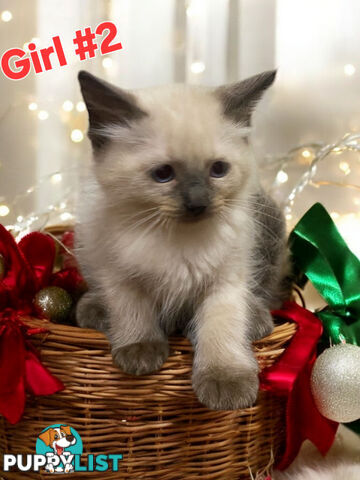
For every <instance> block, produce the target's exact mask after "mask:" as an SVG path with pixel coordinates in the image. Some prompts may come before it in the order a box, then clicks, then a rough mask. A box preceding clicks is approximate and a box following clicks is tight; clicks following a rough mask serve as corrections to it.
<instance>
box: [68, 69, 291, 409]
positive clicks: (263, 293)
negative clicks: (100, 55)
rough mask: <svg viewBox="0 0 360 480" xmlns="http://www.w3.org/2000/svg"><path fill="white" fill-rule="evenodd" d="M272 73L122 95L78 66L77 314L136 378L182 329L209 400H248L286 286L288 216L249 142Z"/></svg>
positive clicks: (196, 382)
mask: <svg viewBox="0 0 360 480" xmlns="http://www.w3.org/2000/svg"><path fill="white" fill-rule="evenodd" d="M274 78H275V72H265V73H263V74H261V75H257V76H255V77H252V78H250V79H248V80H245V81H243V82H240V83H236V84H234V85H231V86H228V87H227V86H226V87H220V88H215V89H214V88H205V87H203V88H202V87H194V86H186V85H174V86H170V87H166V88H164V87H162V88H153V89H146V90H141V91H137V92H136V93H135V92H133V93H130V92H125V91H123V90H120V89H118V88H116V87H114V86H112V85H110V84H108V83H106V82H103V81H101V80H99V79H98V78H96V77H94V76H92V75H90V74H89V73H87V72H80V74H79V81H80V85H81V90H82V94H83V97H84V100H85V102H86V105H87V109H88V112H89V124H90V128H89V137H90V139H91V142H92V145H93V154H94V155H93V156H94V162H93V178H92V180H91V181H89V182H88V183H87V184H86V185H85V187H84V191H83V194H82V198H81V204H80V208H79V212H78V221H79V225H78V226H77V232H76V233H77V237H78V242H79V244H78V246H79V248H78V255H79V260H80V265H81V267H82V271H83V274H84V276H85V278H86V280H87V281H88V284H89V287H90V289H89V292H88V293H87V294H86V295H85V296H84V297H83V298H82V300H81V301H80V303H79V305H78V307H77V321H78V324H79V325H80V326H84V327H93V328H97V329H100V330H104V331H105V332H106V334H107V335H108V338H109V340H110V342H111V346H112V354H113V358H114V362H115V363H116V364H117V365H118V366H119V367H120V368H122V369H123V370H124V371H125V372H127V373H131V374H136V375H141V374H146V373H149V372H153V371H154V370H157V369H159V368H160V367H161V365H162V364H163V362H164V361H165V360H166V358H167V356H168V353H169V348H168V340H167V337H168V335H169V334H171V333H173V332H175V331H178V330H181V331H183V332H184V333H185V334H186V335H187V336H188V337H189V338H190V340H191V342H192V344H193V346H194V352H195V354H194V365H193V376H192V381H193V387H194V390H195V392H196V393H197V396H198V398H199V400H200V401H201V402H202V403H203V404H205V405H207V406H208V407H209V408H212V409H235V408H243V407H249V406H250V405H252V404H253V403H254V402H255V400H256V397H257V392H258V365H257V362H256V360H255V357H254V355H253V351H252V348H251V342H252V341H253V340H256V339H259V338H261V337H263V336H265V335H267V334H269V333H270V332H271V331H272V328H273V322H272V318H271V316H270V313H269V308H271V307H275V306H277V305H278V304H279V302H280V300H281V296H282V292H281V281H282V278H283V271H284V265H285V264H286V248H285V233H284V224H283V218H282V215H281V213H280V211H279V209H278V208H277V207H276V206H275V205H274V203H273V202H272V201H271V200H270V199H269V198H267V197H266V196H265V194H264V193H263V192H262V190H261V187H260V184H259V178H258V174H257V170H256V165H255V162H254V159H253V158H252V155H251V151H250V149H249V146H248V143H247V139H246V134H247V133H248V128H247V127H248V126H249V124H250V117H251V110H252V108H253V106H254V105H255V103H256V102H257V101H258V100H259V98H260V97H261V95H262V94H263V92H264V90H265V89H266V88H268V87H269V86H270V85H271V84H272V82H273V80H274Z"/></svg>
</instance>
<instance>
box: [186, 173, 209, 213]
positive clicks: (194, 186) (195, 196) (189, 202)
mask: <svg viewBox="0 0 360 480" xmlns="http://www.w3.org/2000/svg"><path fill="white" fill-rule="evenodd" d="M178 189H179V192H180V195H181V198H182V201H183V206H184V209H185V212H186V213H187V214H188V215H190V216H195V217H197V216H200V215H201V214H202V213H204V212H205V211H206V210H207V208H208V207H209V206H210V204H211V199H212V195H213V192H212V190H211V187H210V185H209V182H207V181H206V179H205V178H204V175H203V174H202V173H200V172H199V173H192V174H190V175H187V176H185V177H184V178H182V179H181V180H180V181H179V184H178Z"/></svg>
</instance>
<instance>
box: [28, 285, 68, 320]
mask: <svg viewBox="0 0 360 480" xmlns="http://www.w3.org/2000/svg"><path fill="white" fill-rule="evenodd" d="M72 304H73V301H72V298H71V296H70V295H69V294H68V292H67V291H66V290H64V289H63V288H60V287H45V288H43V289H42V290H40V291H39V292H38V293H37V294H36V296H35V298H34V305H35V308H36V310H37V311H38V312H39V313H40V314H41V315H43V316H44V317H45V318H47V319H48V320H51V321H52V322H55V323H62V322H65V321H66V320H67V318H68V317H69V315H70V311H71V307H72Z"/></svg>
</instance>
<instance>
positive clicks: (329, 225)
mask: <svg viewBox="0 0 360 480" xmlns="http://www.w3.org/2000/svg"><path fill="white" fill-rule="evenodd" d="M359 241H360V239H359ZM289 244H290V249H291V252H292V256H293V260H294V266H295V268H297V269H298V270H300V272H301V273H303V274H305V276H306V277H307V278H308V279H309V280H310V281H311V282H312V284H313V285H314V286H315V288H316V289H317V290H318V292H319V293H320V295H321V296H322V297H323V298H324V299H325V300H326V302H327V304H328V306H327V307H326V308H325V309H324V310H321V311H319V312H315V313H316V315H317V316H318V317H319V318H320V320H321V321H322V324H323V327H324V333H323V344H324V345H325V348H326V347H328V346H329V339H330V340H331V342H332V343H334V344H336V343H340V342H343V341H345V342H347V343H352V344H354V345H359V346H360V260H359V259H358V258H357V257H356V256H355V255H354V254H353V253H352V252H351V250H350V249H349V247H348V246H347V245H346V243H345V241H344V239H343V238H342V236H341V235H340V233H339V231H338V229H337V228H336V226H335V224H334V222H333V221H332V219H331V217H330V215H329V214H328V213H327V211H326V210H325V208H324V207H323V206H322V205H321V204H320V203H316V204H315V205H314V206H313V207H311V208H310V210H308V212H307V213H306V214H305V215H304V216H303V217H302V219H301V220H300V221H299V222H298V224H297V225H296V227H295V228H294V230H293V231H292V232H291V234H290V238H289ZM346 426H347V427H349V428H350V429H351V430H353V431H354V432H356V433H358V434H360V420H357V421H355V422H352V423H347V424H346Z"/></svg>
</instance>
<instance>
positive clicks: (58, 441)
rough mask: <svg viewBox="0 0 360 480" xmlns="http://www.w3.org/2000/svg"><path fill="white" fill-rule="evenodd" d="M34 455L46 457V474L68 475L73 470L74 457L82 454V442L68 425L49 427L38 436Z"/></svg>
mask: <svg viewBox="0 0 360 480" xmlns="http://www.w3.org/2000/svg"><path fill="white" fill-rule="evenodd" d="M36 453H38V454H42V455H46V458H47V463H46V465H45V470H46V471H47V472H49V473H70V472H72V471H73V470H74V464H73V463H74V455H75V454H80V455H81V454H82V441H81V438H80V435H79V434H78V433H77V432H76V430H75V429H74V428H72V427H70V426H69V425H62V424H56V425H51V426H50V427H48V428H46V429H45V430H43V431H42V432H41V433H40V435H39V436H38V439H37V441H36Z"/></svg>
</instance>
